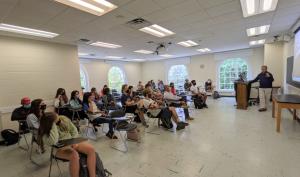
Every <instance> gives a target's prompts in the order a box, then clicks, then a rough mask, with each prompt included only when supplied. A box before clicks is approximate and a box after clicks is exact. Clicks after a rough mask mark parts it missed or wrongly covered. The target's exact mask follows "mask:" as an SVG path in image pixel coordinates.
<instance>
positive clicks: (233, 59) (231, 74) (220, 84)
mask: <svg viewBox="0 0 300 177" xmlns="http://www.w3.org/2000/svg"><path fill="white" fill-rule="evenodd" d="M237 60H240V61H241V62H242V63H241V65H242V66H243V65H244V64H245V65H246V67H247V68H246V77H247V78H249V71H250V67H249V64H248V63H247V60H246V59H244V58H242V57H234V58H227V59H225V60H223V61H222V62H221V63H220V64H219V66H218V89H219V90H220V91H222V92H233V91H234V82H233V83H232V84H230V85H232V89H231V88H224V89H222V85H223V84H224V85H226V84H228V83H227V82H226V79H230V80H231V81H233V80H236V79H237V78H238V74H239V68H238V67H236V66H235V67H236V68H235V69H234V72H232V69H231V68H232V65H233V64H232V63H233V62H236V61H237ZM229 61H231V64H230V65H231V67H230V69H231V71H227V72H229V73H228V74H227V72H226V71H223V72H222V71H221V68H222V67H223V66H224V64H226V62H229ZM244 71H245V70H243V69H241V71H240V72H244ZM222 73H224V74H225V75H228V76H224V79H222V77H221V74H222ZM233 73H234V74H233ZM221 80H223V81H224V82H221ZM229 82H230V81H229Z"/></svg>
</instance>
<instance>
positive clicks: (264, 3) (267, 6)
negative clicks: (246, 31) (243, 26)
mask: <svg viewBox="0 0 300 177" xmlns="http://www.w3.org/2000/svg"><path fill="white" fill-rule="evenodd" d="M240 1H241V6H242V10H243V16H244V17H249V16H252V15H257V14H262V13H266V12H270V11H274V10H275V9H276V6H277V3H278V0H240Z"/></svg>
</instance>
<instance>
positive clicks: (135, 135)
mask: <svg viewBox="0 0 300 177" xmlns="http://www.w3.org/2000/svg"><path fill="white" fill-rule="evenodd" d="M127 139H129V140H131V141H136V142H139V141H140V139H141V136H140V130H139V129H138V128H135V129H133V130H129V131H127Z"/></svg>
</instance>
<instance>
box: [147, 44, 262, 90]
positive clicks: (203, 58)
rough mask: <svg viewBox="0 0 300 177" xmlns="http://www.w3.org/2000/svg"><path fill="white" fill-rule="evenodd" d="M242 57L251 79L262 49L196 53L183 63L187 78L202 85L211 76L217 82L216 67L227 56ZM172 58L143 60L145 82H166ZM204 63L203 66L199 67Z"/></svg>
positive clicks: (260, 63) (258, 68)
mask: <svg viewBox="0 0 300 177" xmlns="http://www.w3.org/2000/svg"><path fill="white" fill-rule="evenodd" d="M235 57H236V58H238V57H240V58H243V59H244V60H245V61H246V62H247V64H248V66H249V70H250V73H249V79H253V78H254V77H255V76H256V75H257V74H258V73H259V72H260V66H261V65H262V64H263V61H264V58H263V57H264V49H263V47H261V48H253V49H245V50H238V51H231V52H223V53H217V54H207V55H197V56H192V57H191V59H190V62H189V63H185V65H186V66H187V69H188V72H189V78H190V79H195V80H196V81H197V82H198V83H199V85H204V82H205V81H206V80H207V79H208V78H211V79H212V80H213V81H214V82H215V85H216V84H217V78H218V68H219V65H220V64H221V63H222V61H224V60H226V59H228V58H235ZM172 60H175V59H169V60H160V61H153V62H144V63H143V64H142V76H143V77H142V80H143V82H144V83H145V82H147V81H149V80H151V79H153V80H155V81H157V80H158V79H163V80H164V82H165V83H167V74H168V73H167V72H165V70H166V68H169V67H170V66H167V65H166V63H172ZM177 63H178V62H177ZM201 65H204V68H200V66H201Z"/></svg>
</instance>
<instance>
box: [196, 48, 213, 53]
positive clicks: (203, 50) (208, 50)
mask: <svg viewBox="0 0 300 177" xmlns="http://www.w3.org/2000/svg"><path fill="white" fill-rule="evenodd" d="M197 51H199V52H210V51H211V50H210V49H209V48H203V49H197Z"/></svg>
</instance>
